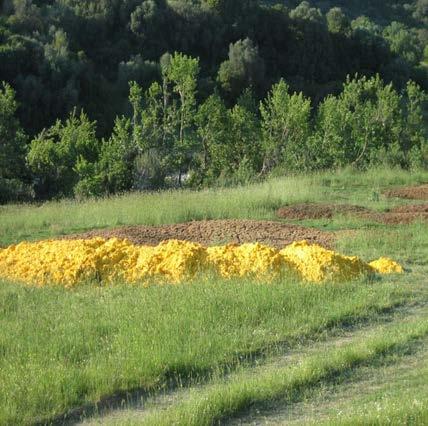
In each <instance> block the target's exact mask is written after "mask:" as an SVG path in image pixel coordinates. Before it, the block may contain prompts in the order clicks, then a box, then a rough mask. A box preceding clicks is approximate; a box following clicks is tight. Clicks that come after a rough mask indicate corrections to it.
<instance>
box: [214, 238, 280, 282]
mask: <svg viewBox="0 0 428 426" xmlns="http://www.w3.org/2000/svg"><path fill="white" fill-rule="evenodd" d="M207 253H208V258H207V263H208V264H209V265H212V266H213V267H214V270H215V271H216V272H218V273H219V274H220V275H221V276H222V277H225V278H232V277H245V276H249V275H253V276H256V277H267V276H275V275H277V274H278V273H279V272H281V271H282V270H283V269H284V268H285V267H286V265H285V261H284V259H283V257H282V256H281V255H280V254H279V252H278V251H277V250H275V249H273V248H271V247H267V246H264V245H262V244H259V243H255V244H243V245H241V246H238V245H236V244H229V245H227V246H219V247H209V248H208V249H207Z"/></svg>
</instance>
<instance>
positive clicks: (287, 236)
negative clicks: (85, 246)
mask: <svg viewBox="0 0 428 426" xmlns="http://www.w3.org/2000/svg"><path fill="white" fill-rule="evenodd" d="M95 237H101V238H106V239H108V238H121V239H125V238H126V239H128V240H130V241H131V242H132V243H133V244H136V245H153V246H155V245H157V244H159V243H160V242H162V241H165V240H171V239H178V240H184V241H192V242H196V243H199V244H203V245H205V246H210V245H216V244H225V243H236V244H243V243H254V242H259V243H262V244H267V245H270V246H272V247H276V248H283V247H284V246H286V245H288V244H291V243H292V242H294V241H300V240H307V241H308V242H310V243H317V244H320V245H322V246H323V247H327V248H331V247H332V246H333V243H334V240H335V237H334V234H333V233H332V232H326V231H320V230H318V229H314V228H306V227H302V226H298V225H288V224H284V223H280V222H274V221H258V220H235V219H227V220H202V221H192V222H187V223H180V224H174V225H163V226H144V225H138V226H124V227H120V228H114V229H99V230H92V231H88V232H84V233H81V234H74V235H68V236H65V237H63V239H74V240H75V239H88V238H95Z"/></svg>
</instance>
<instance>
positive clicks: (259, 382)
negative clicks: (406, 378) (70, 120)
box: [139, 316, 428, 426]
mask: <svg viewBox="0 0 428 426" xmlns="http://www.w3.org/2000/svg"><path fill="white" fill-rule="evenodd" d="M427 335H428V316H425V317H424V318H423V320H422V321H421V319H420V318H418V319H417V320H414V321H410V322H407V323H404V324H396V323H394V324H393V325H390V326H386V327H383V328H381V329H379V330H377V332H376V333H373V334H371V335H370V334H369V335H367V336H365V337H363V338H359V339H357V340H356V341H353V342H352V343H349V344H346V345H344V346H343V347H340V348H338V349H337V348H334V349H327V350H326V351H324V352H323V353H320V354H316V355H312V356H308V357H304V358H303V359H302V360H301V362H299V363H297V365H296V364H295V365H292V366H287V367H280V368H277V367H276V366H274V367H273V368H265V367H259V368H257V369H253V370H252V371H250V372H247V371H245V370H244V371H243V372H242V373H237V374H236V375H235V376H233V377H230V378H229V379H228V381H227V382H225V383H222V384H217V385H213V386H211V387H208V389H205V390H203V391H201V390H198V391H195V392H193V393H192V394H191V395H190V397H189V398H188V399H187V400H185V401H183V402H181V403H179V404H176V405H173V406H172V407H171V408H169V409H167V410H164V411H161V412H155V413H154V414H152V415H151V416H147V417H145V418H144V419H142V421H141V422H140V423H139V424H147V425H171V424H174V425H186V426H190V425H195V426H196V425H198V426H203V425H212V424H216V423H219V422H221V421H224V420H226V419H228V418H230V417H233V416H236V415H238V414H240V413H242V412H243V411H244V410H246V409H248V408H250V407H252V406H254V405H257V404H263V403H266V402H270V401H272V400H281V401H282V403H284V402H287V401H289V402H290V403H291V402H293V401H296V400H298V399H299V395H301V394H302V393H304V392H305V391H306V390H307V389H308V388H311V387H314V386H319V385H320V383H322V382H325V381H329V380H331V379H333V378H335V377H337V376H338V375H341V374H344V373H346V372H348V371H350V370H352V369H355V368H357V367H359V366H363V365H367V364H370V363H372V362H375V361H377V360H379V359H381V358H382V357H385V356H388V355H390V354H393V353H400V352H401V353H405V352H406V351H408V350H409V347H410V346H411V345H412V343H414V342H416V341H418V340H421V339H423V338H424V337H426V336H427ZM426 413H427V410H426V409H422V410H421V412H420V413H419V414H418V418H423V416H425V415H426ZM384 414H386V416H385V418H384V421H386V420H388V416H387V413H384ZM402 414H403V413H400V414H399V416H401V415H402ZM368 418H370V416H368ZM363 420H364V417H358V416H355V417H354V418H352V419H349V421H355V422H356V423H352V424H363V423H362V421H363ZM380 423H381V424H383V422H380ZM350 424H351V423H350ZM370 424H371V423H370Z"/></svg>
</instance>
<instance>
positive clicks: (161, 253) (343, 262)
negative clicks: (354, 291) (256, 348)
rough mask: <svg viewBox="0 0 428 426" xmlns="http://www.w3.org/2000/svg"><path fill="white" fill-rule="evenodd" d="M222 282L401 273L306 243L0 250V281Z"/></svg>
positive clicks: (100, 243) (387, 263)
mask: <svg viewBox="0 0 428 426" xmlns="http://www.w3.org/2000/svg"><path fill="white" fill-rule="evenodd" d="M209 271H214V272H215V273H217V274H219V275H221V276H222V277H225V278H233V277H246V276H255V277H257V278H261V279H267V280H268V279H271V278H274V277H277V276H278V275H280V274H281V273H294V274H296V275H297V276H299V277H300V278H301V279H303V280H306V281H310V282H324V281H330V280H332V281H338V280H342V281H346V280H351V279H353V278H357V277H359V276H361V275H367V274H371V273H374V272H378V273H401V272H403V268H402V267H401V266H400V265H399V264H397V263H396V262H394V261H392V260H390V259H387V258H380V259H379V260H376V261H374V262H372V263H370V264H367V263H365V262H363V261H362V260H361V259H359V258H358V257H349V256H343V255H341V254H339V253H336V252H334V251H331V250H327V249H325V248H323V247H321V246H319V245H316V244H312V245H311V244H308V243H307V242H306V241H301V242H296V243H293V244H290V245H289V246H287V247H285V248H284V249H283V250H281V251H279V250H276V249H274V248H271V247H267V246H264V245H261V244H258V243H255V244H243V245H241V246H238V245H233V244H229V245H226V246H221V247H210V248H205V247H203V246H202V245H200V244H196V243H191V242H186V241H178V240H170V241H165V242H163V243H161V244H159V245H158V246H157V247H148V246H135V245H133V244H132V243H131V242H129V241H128V240H119V239H115V238H114V239H110V240H104V239H101V238H95V239H90V240H73V241H68V240H50V241H40V242H35V243H29V242H23V243H20V244H18V245H14V246H10V247H8V248H6V249H0V277H2V278H6V279H11V280H16V281H21V282H25V283H29V284H34V285H38V286H43V285H47V284H58V285H63V286H66V287H71V286H74V285H76V284H78V283H81V282H84V281H89V280H97V281H100V282H103V283H108V282H112V281H125V282H127V283H137V282H141V283H150V282H153V281H158V282H165V283H180V282H182V281H185V280H186V279H189V278H192V277H194V276H195V274H196V273H198V272H209Z"/></svg>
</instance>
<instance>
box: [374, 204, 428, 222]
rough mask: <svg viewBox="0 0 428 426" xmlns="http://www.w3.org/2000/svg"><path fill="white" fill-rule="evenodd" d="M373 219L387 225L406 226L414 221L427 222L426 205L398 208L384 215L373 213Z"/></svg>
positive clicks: (427, 208) (427, 209)
mask: <svg viewBox="0 0 428 426" xmlns="http://www.w3.org/2000/svg"><path fill="white" fill-rule="evenodd" d="M372 217H373V219H375V220H377V221H379V222H382V223H386V224H388V225H397V224H407V223H412V222H414V221H416V220H427V221H428V204H414V205H405V206H399V207H395V208H393V209H391V210H390V211H389V212H385V213H374V214H373V215H372Z"/></svg>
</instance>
